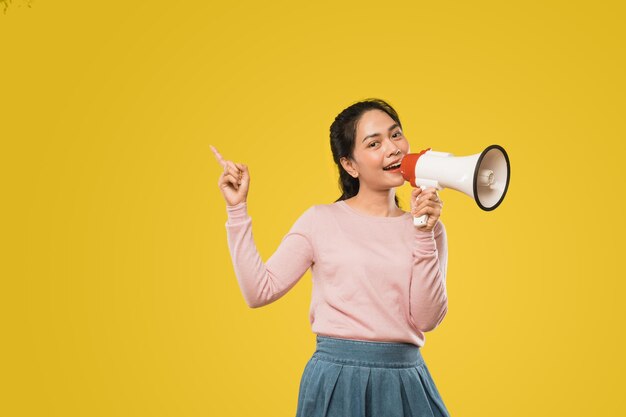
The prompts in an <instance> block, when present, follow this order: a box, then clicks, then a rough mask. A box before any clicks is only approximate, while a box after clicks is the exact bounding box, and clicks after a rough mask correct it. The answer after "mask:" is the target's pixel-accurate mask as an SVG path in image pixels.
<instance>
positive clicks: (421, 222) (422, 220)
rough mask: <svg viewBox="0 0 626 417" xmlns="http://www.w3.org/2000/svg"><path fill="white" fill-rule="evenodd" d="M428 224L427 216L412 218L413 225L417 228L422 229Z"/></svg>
mask: <svg viewBox="0 0 626 417" xmlns="http://www.w3.org/2000/svg"><path fill="white" fill-rule="evenodd" d="M427 222H428V214H422V215H421V216H419V217H413V224H414V225H415V226H417V227H423V226H425V225H426V223H427Z"/></svg>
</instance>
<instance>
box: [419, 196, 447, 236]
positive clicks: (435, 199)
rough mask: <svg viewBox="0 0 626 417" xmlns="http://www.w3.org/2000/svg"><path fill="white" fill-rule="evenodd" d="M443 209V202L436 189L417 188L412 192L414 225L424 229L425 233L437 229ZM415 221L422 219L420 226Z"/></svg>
mask: <svg viewBox="0 0 626 417" xmlns="http://www.w3.org/2000/svg"><path fill="white" fill-rule="evenodd" d="M442 208H443V201H441V200H440V199H439V195H438V194H437V189H436V188H434V187H430V188H426V187H423V188H422V187H417V188H415V189H413V191H412V192H411V214H413V224H414V225H415V226H418V227H420V228H422V230H423V231H425V232H427V231H431V230H433V229H434V228H435V224H436V223H437V220H438V219H439V217H440V216H441V210H442ZM421 213H424V214H423V215H422V214H421ZM428 213H430V214H428ZM415 219H420V220H419V225H418V222H417V221H416V220H415Z"/></svg>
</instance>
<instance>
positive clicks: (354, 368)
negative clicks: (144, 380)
mask: <svg viewBox="0 0 626 417" xmlns="http://www.w3.org/2000/svg"><path fill="white" fill-rule="evenodd" d="M330 145H331V150H332V153H333V158H334V161H335V163H337V167H338V169H339V184H340V187H341V190H342V195H341V197H339V199H337V200H336V201H335V202H334V203H331V204H319V205H314V206H312V207H310V208H309V209H307V210H306V211H305V212H304V213H303V214H302V215H301V216H300V217H299V218H298V219H297V220H296V222H295V223H294V224H293V226H292V228H291V230H290V231H289V232H288V233H287V235H285V237H284V238H283V240H282V241H281V243H280V245H279V246H278V248H277V250H276V251H275V252H274V254H273V255H272V256H271V257H270V258H269V259H268V260H267V262H265V263H264V262H263V261H262V260H261V258H260V256H259V253H258V251H257V249H256V246H255V243H254V240H253V236H252V222H251V218H250V216H249V215H248V213H247V207H246V196H247V193H248V187H249V185H250V173H249V171H248V167H247V166H246V165H245V164H241V163H235V162H232V161H227V160H224V159H223V158H222V156H221V155H220V154H219V153H218V152H217V150H216V149H215V148H213V152H214V153H215V156H216V157H217V159H218V161H219V162H220V163H221V164H222V166H223V167H224V172H223V173H222V174H221V175H220V178H219V181H218V185H219V187H220V190H221V192H222V194H223V196H224V199H225V200H226V204H227V205H226V210H227V215H228V220H227V222H226V230H227V238H228V245H229V248H230V253H231V257H232V261H233V266H234V270H235V274H236V276H237V280H238V282H239V286H240V288H241V291H242V293H243V297H244V299H245V301H246V303H247V304H248V305H249V306H250V307H252V308H256V307H261V306H264V305H267V304H269V303H272V302H274V301H276V300H277V299H279V298H280V297H282V296H283V295H285V294H286V293H287V292H288V291H289V290H290V289H291V288H292V287H293V286H294V285H295V284H296V283H297V282H298V280H299V279H300V278H301V277H302V276H303V275H304V273H305V272H306V271H307V270H308V269H309V268H311V272H312V277H313V292H312V300H311V307H310V313H309V319H310V322H311V326H312V330H313V332H314V333H316V335H317V336H316V342H317V345H316V350H315V352H314V353H313V355H312V357H311V358H310V359H309V361H308V362H307V364H306V366H305V368H304V372H303V374H302V378H301V380H300V389H299V394H298V406H297V411H296V417H329V416H336V417H353V416H354V417H356V416H363V417H365V416H373V417H397V416H398V417H399V416H402V417H408V416H411V417H422V416H423V417H435V416H449V413H448V410H447V409H446V407H445V405H444V403H443V400H442V398H441V396H440V394H439V392H438V390H437V388H436V386H435V383H434V381H433V378H432V377H431V374H430V372H429V370H428V368H427V366H426V364H425V363H424V359H423V357H422V356H421V353H420V348H421V347H422V346H424V342H425V336H424V333H425V332H428V331H431V330H433V329H434V328H435V327H437V326H438V325H439V324H440V323H441V321H442V320H443V318H444V317H445V315H446V312H447V310H448V298H447V292H446V271H447V257H448V248H447V238H446V230H445V227H444V225H443V223H442V222H441V220H439V217H440V215H441V210H442V206H443V203H442V201H441V200H440V199H439V196H438V194H437V192H436V190H435V189H434V188H427V189H425V190H423V191H422V190H421V189H420V188H416V189H415V190H413V192H412V194H411V212H405V211H403V210H402V209H401V208H400V207H399V205H398V199H397V197H396V195H395V187H399V186H401V185H402V184H403V183H404V179H403V177H402V175H401V174H400V171H399V167H397V164H398V163H399V161H400V160H401V159H402V157H403V156H404V155H405V154H407V153H408V152H409V142H408V141H407V139H406V137H405V136H404V134H403V133H402V124H401V123H400V118H399V117H398V115H397V113H396V111H395V110H394V109H393V108H392V107H391V106H390V105H389V104H388V103H386V102H385V101H383V100H380V99H368V100H364V101H360V102H357V103H354V104H352V105H351V106H349V107H348V108H346V109H345V110H343V111H342V112H341V113H339V115H338V116H337V117H336V118H335V120H334V122H333V123H332V125H331V127H330ZM396 167H397V168H396ZM425 213H427V214H428V215H429V217H428V223H427V224H426V225H425V226H423V227H421V228H418V227H415V226H414V225H413V216H421V215H422V214H425Z"/></svg>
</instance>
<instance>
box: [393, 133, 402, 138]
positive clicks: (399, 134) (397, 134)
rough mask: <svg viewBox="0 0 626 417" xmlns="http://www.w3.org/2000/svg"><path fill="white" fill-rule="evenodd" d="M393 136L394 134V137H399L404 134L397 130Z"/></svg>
mask: <svg viewBox="0 0 626 417" xmlns="http://www.w3.org/2000/svg"><path fill="white" fill-rule="evenodd" d="M392 136H393V137H394V138H397V137H399V136H402V133H400V132H396V133H394V134H393V135H392Z"/></svg>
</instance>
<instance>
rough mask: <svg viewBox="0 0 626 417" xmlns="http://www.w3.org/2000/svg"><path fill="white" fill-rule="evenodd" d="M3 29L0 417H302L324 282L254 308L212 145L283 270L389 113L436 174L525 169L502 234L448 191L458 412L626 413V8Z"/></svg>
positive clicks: (532, 4) (449, 370)
mask: <svg viewBox="0 0 626 417" xmlns="http://www.w3.org/2000/svg"><path fill="white" fill-rule="evenodd" d="M3 3H6V5H7V8H6V11H5V12H2V9H3V5H2V4H0V39H1V40H2V46H1V48H0V59H1V65H0V74H1V76H0V139H1V140H2V147H1V150H0V177H1V182H2V187H1V193H2V201H3V202H2V211H3V214H2V217H1V218H2V230H1V232H0V235H1V236H2V241H3V242H2V248H1V253H2V258H3V260H2V262H0V268H1V271H0V275H1V276H2V278H1V279H2V281H1V283H2V288H1V290H0V294H1V296H0V297H1V303H0V306H1V307H0V309H1V310H0V312H1V313H2V319H1V320H2V322H1V328H2V343H1V349H2V350H3V351H4V352H3V353H2V356H1V358H2V359H0V361H1V362H2V365H1V367H0V369H1V370H0V375H1V377H0V381H1V383H2V385H3V386H2V389H1V390H0V391H1V394H0V414H2V415H5V416H12V417H13V416H63V417H68V416H90V417H91V416H107V417H109V416H150V417H157V416H177V417H178V416H219V417H226V416H272V417H274V416H293V415H295V408H296V401H297V392H298V384H299V380H300V376H301V374H302V371H303V369H304V365H305V363H306V361H307V360H308V358H309V357H310V355H311V354H312V352H313V349H314V346H315V336H314V334H313V333H311V330H310V325H309V322H308V308H309V300H310V291H311V276H310V272H307V274H306V275H305V276H304V278H303V279H302V280H301V281H300V282H299V283H298V284H297V285H296V286H295V287H294V288H293V289H292V290H291V292H290V293H288V294H287V295H286V296H284V297H283V298H282V299H280V300H278V301H277V302H275V303H274V304H271V305H268V306H266V307H263V308H261V309H256V310H253V309H249V308H248V307H247V306H246V304H245V303H244V301H243V297H242V296H241V293H240V291H239V288H238V285H237V281H236V278H235V275H234V272H233V269H232V265H231V261H230V257H229V253H228V248H227V244H226V231H225V227H224V224H225V222H226V211H225V203H224V200H223V198H222V195H221V193H220V192H219V190H218V188H217V179H218V177H219V174H220V170H221V168H220V166H219V165H218V163H217V162H216V160H215V159H214V157H213V154H212V153H211V151H210V148H209V144H213V145H215V146H216V147H217V149H218V150H219V151H220V152H221V153H222V155H224V157H225V158H227V159H232V160H234V161H236V162H243V163H246V164H248V165H249V168H250V173H251V176H252V182H251V188H250V193H249V195H248V204H249V212H250V214H251V216H252V218H253V230H254V236H255V239H256V243H257V246H258V248H259V251H260V252H261V255H262V257H263V259H265V260H266V259H267V258H268V257H269V256H270V255H271V254H272V252H273V250H274V249H275V248H276V247H277V245H278V243H279V242H280V240H281V238H282V237H283V236H284V234H285V233H286V232H287V231H288V230H289V228H290V227H291V225H292V224H293V222H294V221H295V219H296V218H297V217H298V216H299V215H300V214H301V213H302V212H303V211H304V210H305V209H306V208H308V207H309V206H311V205H313V204H325V203H330V202H332V201H334V200H335V199H336V198H337V197H338V195H339V190H338V188H337V183H336V171H335V168H334V166H333V162H332V158H331V153H330V148H329V143H328V142H329V140H328V129H329V126H330V124H331V122H332V120H333V119H334V117H335V116H336V114H337V113H338V112H339V111H340V110H341V109H343V108H344V107H346V106H348V105H349V104H351V103H352V102H354V101H357V100H360V99H363V98H367V97H380V98H383V99H385V100H388V101H389V102H390V103H391V104H392V105H393V106H394V107H395V108H396V110H397V111H398V112H399V114H400V117H401V120H402V123H403V125H404V128H405V134H406V136H407V137H408V138H409V141H410V143H411V145H412V150H414V151H418V150H420V149H423V148H425V147H432V148H433V149H434V150H438V151H444V152H451V153H453V154H455V155H458V156H463V155H470V154H475V153H478V152H480V151H481V150H482V149H484V148H485V147H486V146H488V145H490V144H493V143H497V144H500V145H502V146H503V147H505V149H506V150H507V151H508V153H509V156H510V158H511V163H512V176H511V183H510V188H509V192H508V195H507V197H506V199H505V201H504V202H503V203H502V205H501V206H500V207H499V208H498V209H497V210H495V211H493V212H484V211H481V210H480V209H479V208H478V207H477V206H476V205H475V203H474V202H473V201H472V200H471V199H470V198H468V197H466V196H465V195H463V194H461V193H458V192H456V191H453V190H444V191H442V192H440V195H441V197H442V199H443V200H444V201H445V203H446V204H445V206H444V209H443V212H442V216H441V219H442V221H444V222H445V224H446V227H447V232H448V239H449V251H450V258H449V266H448V279H447V281H448V297H449V312H448V315H447V317H446V319H445V320H444V322H443V323H442V324H441V326H440V327H438V328H437V329H436V330H435V331H433V332H431V333H427V335H426V337H427V339H426V345H425V346H424V349H423V355H424V357H425V358H426V360H427V363H428V365H429V369H430V370H431V372H432V374H433V377H434V379H435V381H436V383H437V386H438V389H439V391H440V392H441V394H442V397H443V399H444V401H445V402H446V405H447V406H448V409H449V410H450V412H451V414H452V415H454V416H465V417H470V416H477V417H484V416H555V415H562V416H569V417H574V416H581V417H582V416H585V417H586V416H591V415H605V416H608V415H611V416H616V415H623V414H624V413H625V412H626V408H625V406H624V402H623V401H621V400H619V399H618V398H619V397H621V396H622V394H623V389H624V385H623V375H624V373H625V372H626V366H625V360H624V351H626V347H625V346H624V345H625V343H624V341H625V340H624V339H625V335H624V325H625V323H624V317H626V314H625V313H626V312H625V307H624V305H625V304H626V303H625V302H624V296H625V295H626V294H625V293H624V287H625V284H624V275H625V274H624V272H623V267H622V261H623V259H620V257H621V256H623V249H624V244H623V236H624V233H626V228H625V226H624V217H623V216H624V213H625V207H624V197H623V191H620V190H623V182H624V174H623V166H624V163H625V162H624V161H626V157H625V152H624V151H625V145H624V133H625V130H626V129H625V127H624V111H625V110H626V106H625V105H624V97H626V94H625V93H626V92H625V88H624V87H625V78H624V73H625V65H624V49H623V47H624V40H625V36H624V35H625V30H624V25H623V22H624V17H625V16H624V8H623V6H621V5H620V3H621V2H617V1H615V2H602V1H594V2H591V1H588V2H581V1H575V2H572V1H559V2H557V1H546V0H541V1H517V2H502V1H472V2H469V1H446V2H432V1H419V2H416V1H405V2H380V1H375V2H374V1H350V2H336V1H332V2H331V1H315V2H306V4H303V5H296V4H295V2H292V1H280V2H276V1H274V2H257V1H245V2H244V1H239V2H225V1H224V2H220V3H219V4H218V3H216V2H206V1H196V2H172V1H167V2H166V1H150V2H145V1H144V2H137V1H104V2H89V1H78V0H76V1H42V0H36V1H20V0H13V1H11V2H3ZM29 5H30V7H28V6H29ZM409 193H410V186H409V185H408V184H406V185H405V186H403V187H402V188H400V189H399V195H400V197H401V199H402V201H403V203H404V207H407V205H408V196H409Z"/></svg>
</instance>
